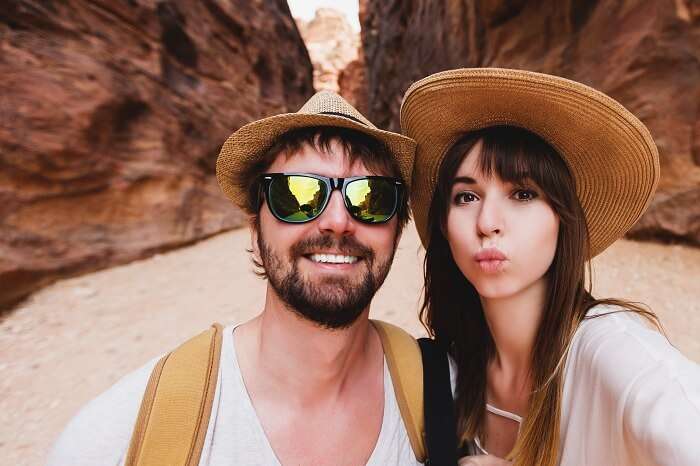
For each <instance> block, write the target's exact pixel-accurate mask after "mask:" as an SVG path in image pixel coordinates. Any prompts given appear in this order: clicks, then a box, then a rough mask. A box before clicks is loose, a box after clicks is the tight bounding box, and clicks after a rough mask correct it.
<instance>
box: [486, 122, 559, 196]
mask: <svg viewBox="0 0 700 466" xmlns="http://www.w3.org/2000/svg"><path fill="white" fill-rule="evenodd" d="M481 140H482V148H481V152H480V154H479V160H478V163H477V166H478V169H479V170H480V171H481V173H482V174H483V175H484V176H486V177H491V176H494V175H495V176H497V177H499V178H500V179H501V180H503V181H505V182H508V183H513V184H515V185H526V184H528V182H532V183H535V184H537V185H538V186H539V187H540V188H542V189H543V190H545V191H546V190H547V187H548V186H551V185H552V182H553V181H554V180H553V178H555V177H556V173H557V171H559V170H560V169H561V167H555V165H554V163H555V162H554V160H556V159H558V158H559V156H558V154H557V153H556V152H555V151H554V149H553V148H552V147H551V146H550V145H549V144H547V143H546V142H544V141H543V140H542V139H541V138H539V137H538V136H536V135H535V134H533V133H531V132H529V131H526V130H524V129H520V128H515V127H512V126H511V127H505V126H497V127H493V128H488V129H486V130H484V131H483V134H482V139H481ZM558 169H559V170H558ZM545 194H547V195H549V193H545Z"/></svg>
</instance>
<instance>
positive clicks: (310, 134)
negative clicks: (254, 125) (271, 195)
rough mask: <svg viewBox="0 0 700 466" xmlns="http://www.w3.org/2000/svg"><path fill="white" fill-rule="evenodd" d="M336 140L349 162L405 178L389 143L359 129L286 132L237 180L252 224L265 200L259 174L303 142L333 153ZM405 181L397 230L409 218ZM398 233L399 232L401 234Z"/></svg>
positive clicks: (400, 200) (246, 168)
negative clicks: (242, 189) (244, 193)
mask: <svg viewBox="0 0 700 466" xmlns="http://www.w3.org/2000/svg"><path fill="white" fill-rule="evenodd" d="M333 142H337V143H339V144H340V146H341V148H342V151H343V153H344V155H345V156H347V157H348V159H349V161H350V163H351V164H352V163H354V162H356V161H360V162H362V164H363V165H364V166H365V167H366V168H367V169H368V170H370V171H372V172H374V173H375V174H377V175H383V176H391V177H395V178H398V179H402V177H401V172H400V170H399V166H398V164H397V163H396V160H395V158H394V156H393V155H392V153H391V152H390V151H389V149H388V148H387V146H386V145H385V144H384V143H383V142H382V141H380V140H378V139H376V138H374V137H372V136H369V135H367V134H365V133H362V132H360V131H356V130H353V129H349V128H341V127H335V126H311V127H307V128H298V129H293V130H290V131H287V132H286V133H284V134H282V135H281V136H280V137H279V138H277V140H276V141H275V143H274V144H273V145H272V146H271V147H270V148H269V149H268V150H267V151H266V152H265V153H264V154H263V155H262V157H260V158H259V159H257V160H255V161H253V162H251V163H249V164H248V165H247V166H245V167H244V169H243V170H241V172H240V173H239V174H238V176H237V177H236V178H237V179H236V180H234V181H235V182H236V183H237V184H238V185H239V186H245V188H246V191H247V193H248V203H249V204H248V206H247V207H248V211H249V212H252V214H253V223H254V225H255V227H256V228H257V227H258V226H259V223H258V222H259V217H258V214H259V212H260V207H261V205H262V202H263V193H262V189H261V183H260V176H261V175H262V174H263V173H265V171H266V170H267V169H268V168H269V167H270V165H272V163H273V162H274V161H275V160H276V159H277V157H278V156H283V157H287V158H289V157H292V156H294V154H296V153H298V152H299V151H300V150H301V149H302V148H303V146H304V145H309V146H311V147H313V148H314V149H316V150H318V151H319V152H321V153H324V154H330V152H331V145H332V143H333ZM402 181H403V182H404V189H403V195H402V196H401V197H400V199H399V206H398V209H397V213H396V215H397V217H398V220H399V222H398V232H400V231H401V230H402V229H403V227H404V226H405V225H406V223H407V222H408V220H409V217H410V214H409V210H408V192H407V190H406V185H405V183H406V181H407V180H403V179H402ZM398 232H397V233H398Z"/></svg>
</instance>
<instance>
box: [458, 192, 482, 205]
mask: <svg viewBox="0 0 700 466" xmlns="http://www.w3.org/2000/svg"><path fill="white" fill-rule="evenodd" d="M477 199H478V198H477V197H476V195H475V194H474V193H469V192H467V193H464V192H462V193H457V194H456V195H455V204H467V203H469V202H474V201H476V200H477Z"/></svg>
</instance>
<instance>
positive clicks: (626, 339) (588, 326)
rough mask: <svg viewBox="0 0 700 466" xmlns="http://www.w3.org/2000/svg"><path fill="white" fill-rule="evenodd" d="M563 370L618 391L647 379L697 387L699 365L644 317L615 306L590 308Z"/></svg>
mask: <svg viewBox="0 0 700 466" xmlns="http://www.w3.org/2000/svg"><path fill="white" fill-rule="evenodd" d="M566 370H567V372H571V371H573V372H577V373H578V377H580V376H581V375H582V374H586V375H588V376H589V377H593V378H595V379H596V380H597V381H598V382H599V383H601V384H602V385H603V386H607V387H610V388H614V389H620V390H628V389H630V387H631V386H632V385H639V384H640V383H643V381H644V380H647V381H649V380H648V379H650V378H657V379H659V378H662V379H667V380H674V381H678V382H680V383H692V384H693V385H697V386H698V387H700V366H698V365H697V364H696V363H694V362H693V361H691V360H689V359H688V358H686V357H685V356H684V355H683V354H682V353H681V352H680V351H679V350H678V349H676V348H675V347H674V346H673V345H672V344H671V342H670V341H669V340H668V339H667V337H666V336H665V335H664V334H663V333H661V332H660V331H659V330H658V329H656V328H655V326H654V325H653V324H652V323H651V322H649V320H648V319H647V318H646V317H644V316H643V315H641V314H639V313H637V312H634V311H632V310H629V309H626V308H623V307H619V306H611V305H597V306H594V307H592V308H591V309H589V311H588V312H587V314H586V318H585V319H584V320H583V322H582V323H581V325H580V326H579V328H578V329H577V331H576V333H575V335H574V338H573V340H572V342H571V348H570V352H569V355H568V357H567V369H566ZM578 377H577V378H578Z"/></svg>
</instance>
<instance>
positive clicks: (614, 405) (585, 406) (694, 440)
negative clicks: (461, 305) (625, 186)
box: [453, 306, 700, 466]
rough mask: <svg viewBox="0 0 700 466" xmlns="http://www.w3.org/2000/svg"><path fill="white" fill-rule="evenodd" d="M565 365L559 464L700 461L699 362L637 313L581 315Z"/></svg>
mask: <svg viewBox="0 0 700 466" xmlns="http://www.w3.org/2000/svg"><path fill="white" fill-rule="evenodd" d="M618 310H619V308H614V307H610V306H596V307H594V308H592V309H591V310H590V311H589V312H588V316H589V317H592V316H595V315H600V314H606V313H610V312H614V311H618ZM453 367H454V366H453ZM564 371H565V372H564V387H563V397H562V417H561V432H560V433H561V436H560V438H561V444H560V445H561V446H560V450H559V452H560V459H559V465H562V466H579V465H580V466H590V465H610V466H613V465H620V466H623V465H624V466H645V465H663V466H692V465H700V366H698V365H697V364H696V363H694V362H692V361H690V360H689V359H687V358H686V357H685V356H683V355H682V354H681V353H680V352H679V351H678V350H677V349H675V348H674V347H673V346H671V345H670V344H669V342H668V341H667V340H666V338H665V337H664V336H663V335H661V334H660V333H658V332H657V331H655V330H653V329H650V328H649V327H648V325H647V324H646V323H645V322H644V319H643V318H642V317H641V316H639V315H637V314H634V313H631V312H616V313H613V314H609V315H605V316H601V317H595V318H588V319H586V320H584V322H583V323H582V324H581V326H580V327H579V329H578V330H577V331H576V334H575V335H574V339H573V341H572V346H571V350H570V352H569V354H568V356H567V360H566V366H565V369H564ZM492 408H493V407H492ZM496 410H497V408H496V409H493V410H491V409H490V410H489V411H491V412H494V411H496ZM498 411H501V410H498ZM496 414H498V413H496ZM507 414H511V413H507ZM477 445H478V444H477ZM476 448H477V449H479V446H476ZM477 451H478V450H477ZM481 452H482V453H483V450H481Z"/></svg>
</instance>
